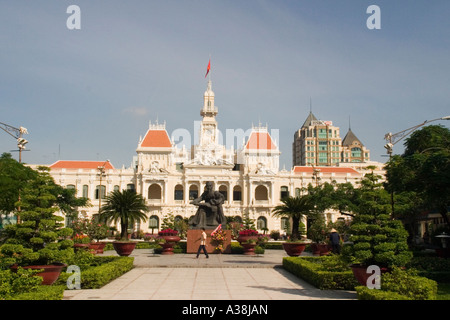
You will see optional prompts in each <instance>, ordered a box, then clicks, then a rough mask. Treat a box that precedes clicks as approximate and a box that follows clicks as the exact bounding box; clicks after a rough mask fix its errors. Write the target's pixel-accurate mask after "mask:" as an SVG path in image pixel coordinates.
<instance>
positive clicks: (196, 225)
mask: <svg viewBox="0 0 450 320" xmlns="http://www.w3.org/2000/svg"><path fill="white" fill-rule="evenodd" d="M224 199H225V198H224V196H223V194H221V193H220V192H218V191H214V190H213V184H212V182H210V181H208V182H206V185H205V191H204V192H203V193H202V195H201V196H200V197H198V198H197V199H194V200H192V201H191V202H190V203H191V204H193V205H196V206H198V209H197V213H196V214H195V216H193V217H192V218H191V219H190V220H189V227H190V229H201V228H205V229H215V228H216V227H217V226H218V225H219V224H225V223H226V218H225V215H224V213H223V208H222V204H223V202H224ZM202 201H203V202H202Z"/></svg>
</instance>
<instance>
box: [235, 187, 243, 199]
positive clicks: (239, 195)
mask: <svg viewBox="0 0 450 320" xmlns="http://www.w3.org/2000/svg"><path fill="white" fill-rule="evenodd" d="M233 201H242V191H241V186H234V188H233Z"/></svg>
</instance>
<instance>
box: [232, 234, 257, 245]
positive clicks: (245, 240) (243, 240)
mask: <svg viewBox="0 0 450 320" xmlns="http://www.w3.org/2000/svg"><path fill="white" fill-rule="evenodd" d="M248 240H255V241H257V240H258V236H241V235H240V236H239V237H238V238H237V241H238V242H239V243H240V244H241V245H242V243H243V242H247V241H248Z"/></svg>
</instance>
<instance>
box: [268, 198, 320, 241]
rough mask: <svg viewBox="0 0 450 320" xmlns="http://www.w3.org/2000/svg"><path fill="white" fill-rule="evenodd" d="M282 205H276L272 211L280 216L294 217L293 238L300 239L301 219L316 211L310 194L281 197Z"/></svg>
mask: <svg viewBox="0 0 450 320" xmlns="http://www.w3.org/2000/svg"><path fill="white" fill-rule="evenodd" d="M281 202H282V203H283V204H282V205H278V206H276V207H275V208H274V209H273V210H272V213H273V215H274V216H278V217H288V218H291V219H292V235H291V239H292V240H293V241H296V240H298V239H299V231H298V228H299V225H300V219H301V218H303V216H307V215H311V214H312V213H314V210H315V205H314V201H313V199H312V197H311V196H310V195H302V196H298V197H291V196H289V197H286V198H283V199H281Z"/></svg>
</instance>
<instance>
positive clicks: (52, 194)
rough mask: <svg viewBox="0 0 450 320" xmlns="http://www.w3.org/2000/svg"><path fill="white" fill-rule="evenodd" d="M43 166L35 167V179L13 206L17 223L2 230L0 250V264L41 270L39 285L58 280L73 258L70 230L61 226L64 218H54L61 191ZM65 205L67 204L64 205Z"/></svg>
mask: <svg viewBox="0 0 450 320" xmlns="http://www.w3.org/2000/svg"><path fill="white" fill-rule="evenodd" d="M48 171H49V169H48V168H46V167H39V168H38V171H37V174H36V177H35V178H34V179H33V180H32V181H31V182H29V183H28V184H27V185H26V186H25V187H24V188H23V190H22V192H21V197H20V201H19V202H18V203H17V205H18V206H20V208H21V210H20V212H18V214H20V220H21V222H20V223H19V224H11V225H8V226H6V227H5V229H4V243H3V245H2V246H1V248H0V257H1V263H0V264H1V265H3V266H7V265H9V266H11V269H12V270H17V268H20V267H22V268H27V269H35V270H36V269H38V270H43V271H42V272H40V273H38V275H39V276H41V277H42V278H43V282H42V284H45V285H50V284H52V283H53V282H54V281H56V279H57V278H58V276H59V274H60V272H61V270H62V269H63V268H64V267H65V266H66V262H68V261H69V260H71V259H72V258H73V256H74V249H73V241H72V240H70V239H69V237H70V236H71V235H72V233H73V230H72V229H70V228H64V227H63V221H64V218H63V217H60V216H57V215H55V212H56V211H58V210H59V209H60V208H59V203H58V201H59V195H60V194H61V193H62V188H61V187H60V186H58V185H56V184H55V183H54V181H53V179H52V178H51V176H50V175H49V173H48ZM66 204H67V205H68V203H66Z"/></svg>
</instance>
